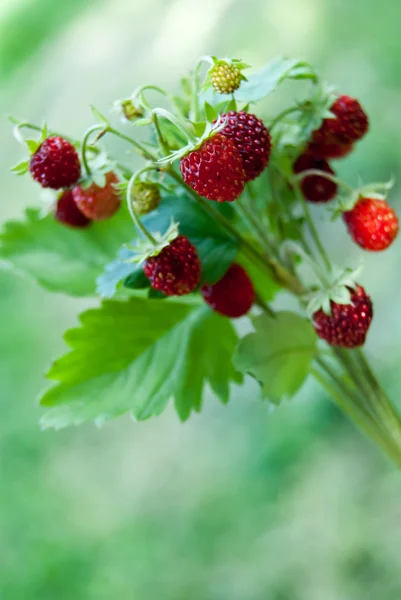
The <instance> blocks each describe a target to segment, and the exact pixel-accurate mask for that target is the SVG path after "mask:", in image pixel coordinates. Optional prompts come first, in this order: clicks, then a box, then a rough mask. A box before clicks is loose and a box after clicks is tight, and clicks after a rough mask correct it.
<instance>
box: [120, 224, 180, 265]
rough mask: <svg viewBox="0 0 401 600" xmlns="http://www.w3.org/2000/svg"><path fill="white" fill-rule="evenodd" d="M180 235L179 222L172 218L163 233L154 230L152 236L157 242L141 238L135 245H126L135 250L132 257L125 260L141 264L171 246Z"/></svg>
mask: <svg viewBox="0 0 401 600" xmlns="http://www.w3.org/2000/svg"><path fill="white" fill-rule="evenodd" d="M178 235H179V232H178V223H175V222H174V221H173V219H172V220H171V223H170V227H169V228H168V229H167V231H166V233H164V234H163V235H162V234H161V233H159V232H156V233H153V232H152V237H153V238H154V240H155V242H156V243H155V244H153V243H152V242H151V241H150V240H148V239H145V240H140V241H138V242H137V243H136V244H135V245H129V244H127V245H126V246H125V247H126V248H127V249H128V250H130V251H131V252H133V255H132V257H131V258H128V259H126V261H125V262H127V263H137V264H141V263H143V262H144V261H145V260H147V259H148V258H151V257H152V256H157V255H158V254H160V252H161V251H162V250H163V249H164V248H166V247H167V246H169V245H170V244H171V242H172V241H173V240H175V239H176V237H178Z"/></svg>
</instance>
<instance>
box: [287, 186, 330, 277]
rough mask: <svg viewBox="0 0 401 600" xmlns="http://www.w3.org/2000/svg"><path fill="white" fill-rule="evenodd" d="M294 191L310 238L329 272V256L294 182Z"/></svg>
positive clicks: (306, 204)
mask: <svg viewBox="0 0 401 600" xmlns="http://www.w3.org/2000/svg"><path fill="white" fill-rule="evenodd" d="M294 191H295V195H296V197H297V199H298V200H299V202H300V203H301V205H302V209H303V212H304V216H305V220H306V223H307V225H308V228H309V231H310V234H311V236H312V239H313V241H314V243H315V246H316V248H317V250H318V252H319V254H320V257H321V259H322V262H323V264H324V266H325V268H326V269H327V271H329V272H330V270H331V264H330V260H329V257H328V256H327V253H326V250H325V249H324V246H323V244H322V242H321V241H320V237H319V234H318V232H317V229H316V227H315V224H314V222H313V219H312V215H311V213H310V210H309V207H308V203H307V202H306V200H305V198H304V196H303V194H302V193H301V191H300V189H299V186H298V184H296V185H295V186H294Z"/></svg>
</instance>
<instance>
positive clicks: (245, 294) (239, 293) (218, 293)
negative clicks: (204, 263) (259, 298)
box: [201, 263, 255, 318]
mask: <svg viewBox="0 0 401 600" xmlns="http://www.w3.org/2000/svg"><path fill="white" fill-rule="evenodd" d="M201 294H202V296H203V298H204V300H205V302H206V303H207V304H209V306H210V307H211V308H213V310H215V311H217V312H219V313H221V314H222V315H225V316H226V317H231V318H236V317H242V316H243V315H246V314H247V312H248V311H249V310H250V308H251V306H252V304H253V301H254V299H255V290H254V288H253V284H252V281H251V280H250V278H249V276H248V274H247V272H246V271H245V270H244V269H243V268H242V267H241V266H240V265H237V264H236V263H234V264H232V265H231V267H230V268H229V269H228V271H227V272H226V273H225V275H223V277H222V278H221V279H220V280H219V281H218V282H217V283H215V284H213V285H204V286H202V288H201Z"/></svg>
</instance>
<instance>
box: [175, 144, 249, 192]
mask: <svg viewBox="0 0 401 600" xmlns="http://www.w3.org/2000/svg"><path fill="white" fill-rule="evenodd" d="M180 169H181V173H182V178H183V180H184V181H185V183H187V184H188V185H189V186H191V188H192V189H194V190H195V192H197V193H198V194H199V195H200V196H204V197H205V198H208V199H209V200H216V201H217V202H232V201H233V200H235V199H236V198H238V196H240V195H241V193H242V191H243V189H244V186H245V171H244V167H243V165H242V160H241V156H240V153H239V152H238V150H237V148H236V146H235V144H234V142H233V141H232V140H230V139H229V138H226V137H225V136H224V135H221V134H220V133H217V134H216V135H214V136H213V137H211V138H209V139H207V140H205V141H204V142H203V143H202V145H201V146H200V147H199V148H197V149H196V150H192V151H191V152H188V154H186V155H185V156H184V157H183V158H182V159H181V161H180Z"/></svg>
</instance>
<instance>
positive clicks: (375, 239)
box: [343, 198, 399, 252]
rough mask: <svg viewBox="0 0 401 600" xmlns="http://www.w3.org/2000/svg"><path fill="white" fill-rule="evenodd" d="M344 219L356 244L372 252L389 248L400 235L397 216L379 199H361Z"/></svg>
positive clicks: (345, 213)
mask: <svg viewBox="0 0 401 600" xmlns="http://www.w3.org/2000/svg"><path fill="white" fill-rule="evenodd" d="M343 219H344V221H345V223H346V225H347V228H348V231H349V233H350V235H351V237H352V239H353V240H354V242H356V243H357V244H358V246H361V248H364V249H365V250H371V251H372V252H380V251H381V250H385V249H386V248H388V247H389V246H390V245H391V244H392V243H393V241H394V240H395V238H396V237H397V234H398V229H399V224H398V217H397V215H396V214H395V212H394V210H393V209H392V208H391V206H389V205H388V204H387V202H386V201H385V200H381V199H379V198H361V199H360V200H358V202H357V203H356V205H355V206H354V208H353V209H352V210H348V211H346V212H344V213H343Z"/></svg>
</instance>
